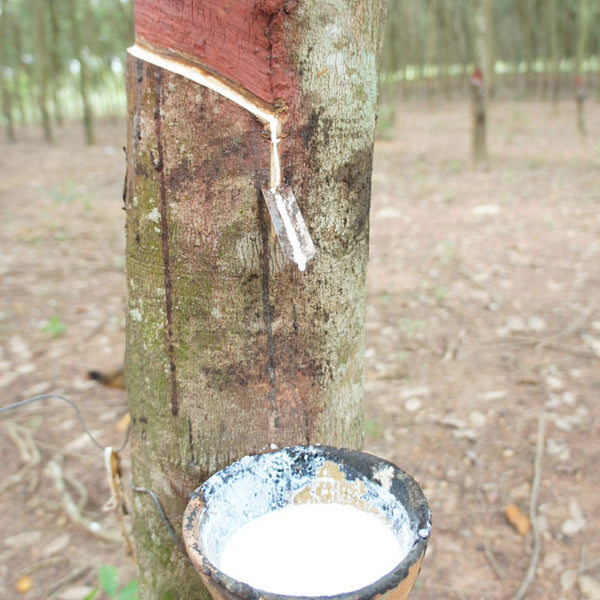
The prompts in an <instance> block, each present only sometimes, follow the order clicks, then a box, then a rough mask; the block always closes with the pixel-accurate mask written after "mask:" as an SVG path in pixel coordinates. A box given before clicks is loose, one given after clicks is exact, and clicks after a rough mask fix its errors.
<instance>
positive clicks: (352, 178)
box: [125, 0, 385, 599]
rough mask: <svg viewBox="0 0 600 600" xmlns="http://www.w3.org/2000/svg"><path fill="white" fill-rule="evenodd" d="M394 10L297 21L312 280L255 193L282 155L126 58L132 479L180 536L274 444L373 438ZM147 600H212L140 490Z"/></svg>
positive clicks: (336, 12)
mask: <svg viewBox="0 0 600 600" xmlns="http://www.w3.org/2000/svg"><path fill="white" fill-rule="evenodd" d="M384 15H385V3H384V2H383V0H375V1H371V2H368V1H359V2H357V1H355V0H328V1H323V0H310V1H309V0H305V1H303V2H299V3H298V4H297V5H296V6H295V7H294V8H293V9H291V10H289V12H286V14H285V15H284V20H283V23H284V25H283V35H284V44H285V45H286V50H287V52H288V59H289V62H290V63H291V67H292V68H293V70H294V71H295V73H296V78H297V89H296V90H295V93H294V95H293V97H291V98H289V99H285V100H286V103H287V105H288V110H287V113H286V115H287V122H286V123H285V125H284V131H285V133H286V134H288V135H287V137H286V138H285V141H284V142H282V150H283V153H282V161H283V169H284V173H283V174H284V179H285V181H286V182H287V183H288V184H290V185H291V186H292V188H293V189H294V192H295V195H296V198H297V200H298V203H299V205H300V208H301V210H302V212H303V215H304V217H305V220H306V222H307V226H308V228H309V230H310V232H311V235H312V237H313V240H314V242H315V245H316V247H317V256H316V257H315V258H314V259H313V260H312V261H311V262H310V263H309V264H308V267H307V269H306V272H304V273H300V272H299V271H298V270H297V268H296V266H295V265H293V264H291V263H289V262H286V261H285V259H284V258H283V256H282V254H281V252H280V250H279V248H278V245H277V241H276V239H275V238H274V236H273V233H272V229H271V224H270V220H269V216H268V213H267V210H266V207H265V205H264V200H263V199H262V196H261V193H260V187H261V186H264V185H268V181H269V145H268V142H267V141H266V140H265V138H264V136H263V135H261V133H262V126H261V125H260V124H259V123H258V122H257V121H256V120H255V119H254V118H253V117H252V116H251V115H250V114H249V113H248V112H246V111H245V110H244V109H242V108H240V107H239V106H237V105H235V104H233V103H232V102H230V101H228V100H226V99H224V98H223V97H221V96H219V95H217V94H216V93H214V92H211V91H209V90H207V89H206V88H203V87H202V86H200V85H198V84H195V83H193V82H190V81H188V80H186V79H184V78H182V77H180V76H176V75H173V74H171V73H169V72H166V71H163V70H161V69H159V68H156V67H153V66H151V65H148V64H146V63H143V62H142V61H139V60H136V59H131V58H130V59H129V61H128V66H127V86H128V102H129V134H128V137H129V142H128V176H127V186H126V198H125V205H126V212H127V278H128V295H129V300H128V303H129V304H128V319H127V353H126V354H127V356H126V372H127V387H128V391H129V402H130V413H131V418H132V430H131V443H132V448H131V451H132V478H133V483H134V485H135V486H138V487H141V488H147V489H150V490H152V491H153V492H154V493H155V494H156V496H157V497H158V499H159V500H160V502H161V504H162V506H163V508H164V511H165V514H166V517H167V519H168V520H169V522H170V523H171V525H172V527H173V529H174V530H175V532H176V533H177V534H179V531H180V528H181V515H182V513H183V510H184V508H185V506H186V503H187V501H188V498H189V494H190V492H192V491H193V490H194V489H195V488H196V487H197V486H198V485H200V484H201V483H202V481H204V480H205V479H206V478H207V477H208V476H209V475H211V474H212V473H214V472H215V471H217V470H219V469H221V468H223V467H225V466H226V465H227V464H229V463H231V462H232V461H234V460H236V459H238V458H240V457H242V456H244V455H246V454H251V453H258V452H263V451H267V450H268V449H269V448H270V447H271V445H272V444H274V445H276V446H278V447H282V446H286V445H294V444H308V443H327V444H331V445H338V446H346V447H351V448H358V447H360V446H361V444H362V439H363V406H362V381H363V373H364V309H365V275H366V267H367V259H368V245H369V205H370V189H371V168H372V150H373V136H374V128H375V121H376V110H377V79H378V78H377V75H378V73H377V70H378V54H379V49H380V38H381V30H382V25H383V20H384ZM134 534H135V545H136V557H137V561H138V565H139V569H140V575H139V586H140V598H142V599H149V598H160V599H167V598H178V599H191V598H201V597H206V595H207V592H205V591H204V589H203V587H202V585H201V582H200V580H199V577H198V576H197V575H196V573H195V572H194V571H193V569H192V567H191V566H190V564H189V562H188V560H187V558H186V557H185V556H184V554H183V553H182V552H181V550H180V549H179V548H178V547H177V545H176V544H175V543H174V541H173V540H172V539H171V538H170V536H169V534H168V531H167V529H166V527H165V524H164V523H163V522H162V520H161V518H160V516H159V514H158V512H157V510H156V507H155V506H154V504H153V502H152V500H151V498H150V497H149V496H148V495H147V494H143V493H136V494H134Z"/></svg>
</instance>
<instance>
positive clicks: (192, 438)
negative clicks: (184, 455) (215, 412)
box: [187, 417, 196, 469]
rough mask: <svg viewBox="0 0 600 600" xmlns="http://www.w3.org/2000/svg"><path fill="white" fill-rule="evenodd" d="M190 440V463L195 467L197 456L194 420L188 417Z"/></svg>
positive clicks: (190, 465)
mask: <svg viewBox="0 0 600 600" xmlns="http://www.w3.org/2000/svg"><path fill="white" fill-rule="evenodd" d="M187 422H188V442H189V444H190V463H189V467H190V468H192V469H193V468H194V467H195V466H196V458H195V457H194V435H193V431H192V420H191V419H190V418H189V417H188V420H187Z"/></svg>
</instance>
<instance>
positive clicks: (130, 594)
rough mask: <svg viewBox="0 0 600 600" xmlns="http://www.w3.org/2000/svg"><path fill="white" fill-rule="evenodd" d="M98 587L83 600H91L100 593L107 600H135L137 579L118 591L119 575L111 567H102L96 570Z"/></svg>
mask: <svg viewBox="0 0 600 600" xmlns="http://www.w3.org/2000/svg"><path fill="white" fill-rule="evenodd" d="M98 580H99V581H100V586H99V587H97V588H96V589H94V590H92V591H91V592H90V593H89V594H88V595H87V596H86V597H85V598H84V599H83V600H93V599H94V598H96V594H98V592H100V591H102V592H103V593H104V595H105V596H106V597H107V598H111V599H114V600H137V597H138V587H137V579H132V580H131V581H130V582H129V583H128V584H127V585H126V586H125V587H123V588H121V589H120V590H119V574H118V572H117V568H116V567H114V566H113V565H102V566H101V567H100V569H99V570H98Z"/></svg>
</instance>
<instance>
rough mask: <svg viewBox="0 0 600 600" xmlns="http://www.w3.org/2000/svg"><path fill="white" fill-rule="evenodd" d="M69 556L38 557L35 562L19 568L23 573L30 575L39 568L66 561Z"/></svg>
mask: <svg viewBox="0 0 600 600" xmlns="http://www.w3.org/2000/svg"><path fill="white" fill-rule="evenodd" d="M68 560H69V558H68V557H67V556H48V557H46V558H40V559H38V560H36V561H35V562H32V563H31V564H29V565H27V566H26V567H25V568H24V569H22V570H21V573H22V574H23V575H31V574H32V573H35V571H39V570H40V569H44V568H45V567H51V566H52V565H56V564H59V563H62V562H67V561H68Z"/></svg>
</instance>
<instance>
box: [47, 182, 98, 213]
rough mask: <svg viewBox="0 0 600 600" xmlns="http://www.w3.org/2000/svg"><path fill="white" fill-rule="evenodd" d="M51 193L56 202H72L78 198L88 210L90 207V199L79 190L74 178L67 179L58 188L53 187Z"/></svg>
mask: <svg viewBox="0 0 600 600" xmlns="http://www.w3.org/2000/svg"><path fill="white" fill-rule="evenodd" d="M49 193H50V196H52V198H53V200H54V202H56V204H72V203H73V202H74V201H75V200H78V201H80V202H81V203H82V204H83V207H84V208H85V209H86V210H87V209H89V208H90V201H89V200H88V199H87V198H85V197H84V196H82V195H81V193H80V192H79V191H78V190H77V182H76V181H74V180H73V179H65V180H64V181H62V182H61V183H60V187H59V188H58V189H51V190H49Z"/></svg>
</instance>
